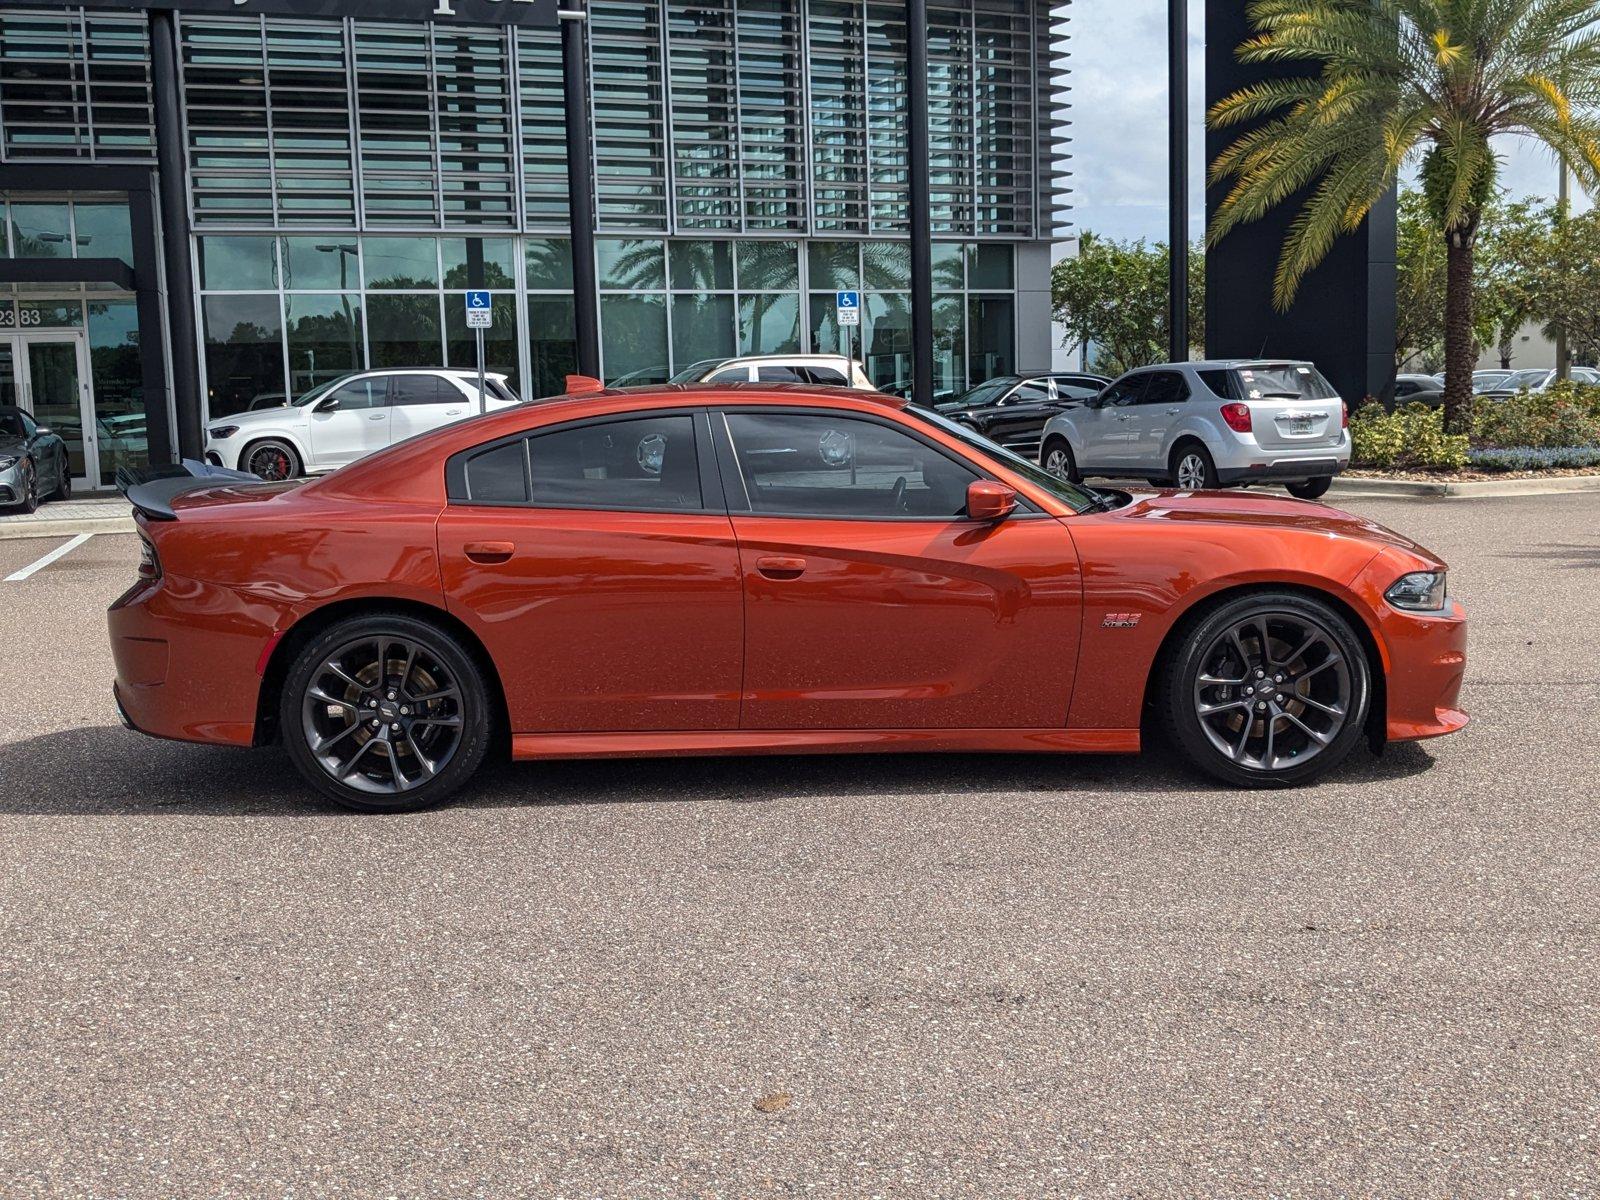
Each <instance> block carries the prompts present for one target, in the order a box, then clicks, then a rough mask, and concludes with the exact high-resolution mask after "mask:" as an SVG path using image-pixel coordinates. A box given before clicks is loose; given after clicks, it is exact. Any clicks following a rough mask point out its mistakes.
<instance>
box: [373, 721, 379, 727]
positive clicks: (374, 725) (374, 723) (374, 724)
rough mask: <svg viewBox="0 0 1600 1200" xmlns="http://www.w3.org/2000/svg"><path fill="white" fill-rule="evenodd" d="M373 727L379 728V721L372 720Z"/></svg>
mask: <svg viewBox="0 0 1600 1200" xmlns="http://www.w3.org/2000/svg"><path fill="white" fill-rule="evenodd" d="M372 727H373V728H374V729H376V728H377V727H378V722H377V721H373V722H372Z"/></svg>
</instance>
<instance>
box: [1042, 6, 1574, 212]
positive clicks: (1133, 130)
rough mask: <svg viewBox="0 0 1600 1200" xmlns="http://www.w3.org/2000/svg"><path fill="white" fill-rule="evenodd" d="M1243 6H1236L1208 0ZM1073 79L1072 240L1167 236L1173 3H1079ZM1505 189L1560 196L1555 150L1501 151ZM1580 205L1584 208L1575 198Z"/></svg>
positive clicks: (1193, 164) (1200, 47) (1511, 146)
mask: <svg viewBox="0 0 1600 1200" xmlns="http://www.w3.org/2000/svg"><path fill="white" fill-rule="evenodd" d="M1212 2H1213V3H1230V2H1231V3H1237V2H1238V0H1212ZM1067 14H1068V15H1069V16H1070V18H1071V23H1070V25H1069V26H1068V30H1069V32H1070V33H1071V36H1072V40H1071V42H1070V43H1069V49H1070V53H1071V59H1070V65H1071V71H1072V78H1071V84H1072V97H1071V98H1072V111H1071V114H1070V116H1071V120H1072V130H1071V134H1072V136H1073V138H1074V139H1075V140H1074V142H1073V144H1072V146H1071V148H1070V149H1071V151H1072V154H1073V156H1074V157H1073V161H1072V172H1073V180H1072V187H1073V189H1074V190H1073V196H1072V202H1073V209H1074V211H1073V213H1072V215H1071V220H1072V224H1073V226H1074V232H1078V231H1081V230H1084V229H1090V230H1093V231H1094V232H1096V233H1101V234H1107V235H1109V236H1112V237H1118V238H1139V237H1143V238H1149V239H1150V240H1152V241H1165V240H1166V237H1167V200H1166V197H1167V0H1073V3H1072V5H1071V7H1070V8H1069V9H1068V10H1067ZM1204 31H1205V3H1204V0H1190V4H1189V83H1190V89H1189V92H1190V98H1189V112H1190V128H1189V180H1190V182H1189V195H1190V214H1189V231H1190V232H1189V236H1190V239H1191V240H1198V239H1199V238H1200V236H1201V234H1202V232H1203V229H1204V225H1205V207H1204V205H1205V196H1204V192H1203V190H1202V187H1203V183H1204V178H1205V156H1204V145H1203V140H1204V139H1203V125H1202V119H1203V117H1204V112H1205V101H1204V95H1205V92H1204V89H1205V42H1204ZM1496 149H1497V151H1498V152H1499V153H1500V154H1501V156H1502V163H1501V168H1500V183H1501V185H1502V186H1503V187H1505V188H1507V189H1508V190H1509V191H1510V193H1511V195H1512V196H1513V197H1520V196H1524V195H1535V196H1548V197H1550V198H1552V199H1553V198H1554V197H1555V191H1556V166H1555V160H1554V158H1553V157H1552V156H1551V155H1550V153H1549V151H1547V150H1543V149H1542V148H1540V147H1537V146H1533V145H1530V144H1528V143H1526V142H1523V141H1508V142H1507V143H1506V144H1504V145H1500V146H1497V147H1496ZM1574 207H1575V208H1577V209H1582V208H1586V207H1588V204H1587V202H1586V201H1585V200H1583V199H1582V198H1581V193H1580V192H1576V191H1575V192H1574Z"/></svg>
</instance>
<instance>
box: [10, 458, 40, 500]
mask: <svg viewBox="0 0 1600 1200" xmlns="http://www.w3.org/2000/svg"><path fill="white" fill-rule="evenodd" d="M16 509H17V511H18V512H24V513H36V512H38V511H39V468H38V467H37V466H35V465H34V462H33V459H31V458H27V459H24V460H23V462H22V499H20V500H18V501H17V503H16Z"/></svg>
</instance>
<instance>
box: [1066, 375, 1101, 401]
mask: <svg viewBox="0 0 1600 1200" xmlns="http://www.w3.org/2000/svg"><path fill="white" fill-rule="evenodd" d="M1099 394H1100V385H1099V384H1097V383H1062V382H1061V381H1059V380H1057V381H1056V398H1057V399H1058V400H1087V399H1088V398H1089V397H1090V396H1098V395H1099Z"/></svg>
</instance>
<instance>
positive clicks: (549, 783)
mask: <svg viewBox="0 0 1600 1200" xmlns="http://www.w3.org/2000/svg"><path fill="white" fill-rule="evenodd" d="M1432 766H1433V758H1432V756H1431V755H1430V754H1429V753H1428V751H1427V750H1426V749H1424V748H1423V747H1422V746H1420V745H1418V744H1416V743H1402V744H1399V745H1395V746H1391V747H1389V749H1388V750H1387V751H1386V752H1385V753H1384V754H1383V755H1381V756H1375V755H1373V754H1371V753H1370V752H1369V751H1367V750H1366V749H1365V748H1360V749H1358V750H1357V751H1356V752H1355V754H1353V755H1352V756H1351V759H1350V761H1349V762H1347V763H1346V764H1345V765H1344V766H1343V767H1341V768H1340V769H1339V770H1338V771H1337V772H1336V773H1335V774H1334V775H1333V776H1332V777H1331V779H1330V780H1329V786H1339V785H1347V786H1348V785H1361V784H1370V783H1379V784H1381V783H1386V782H1393V781H1398V780H1402V779H1408V778H1411V777H1413V776H1415V775H1418V774H1420V773H1422V772H1424V771H1427V770H1429V769H1430V768H1431V767H1432ZM1091 793H1112V794H1116V795H1124V796H1140V795H1144V796H1151V797H1159V796H1164V797H1172V796H1184V795H1215V796H1218V797H1226V796H1230V795H1238V794H1240V793H1237V792H1235V791H1234V790H1233V789H1230V788H1226V787H1223V786H1221V785H1219V784H1216V783H1212V782H1210V781H1209V780H1206V779H1204V778H1203V777H1200V776H1197V775H1195V774H1193V773H1191V772H1190V771H1188V770H1187V769H1186V768H1184V767H1183V766H1182V765H1181V764H1179V763H1178V762H1177V761H1176V760H1175V759H1174V758H1173V757H1172V756H1171V755H1170V754H1169V753H1168V752H1167V751H1166V750H1165V749H1164V748H1161V747H1157V748H1155V749H1153V750H1150V751H1147V752H1146V753H1144V754H1142V755H1138V756H1116V757H1112V756H1106V757H1102V756H1097V755H1050V754H1037V755H1030V754H857V755H807V756H801V757H795V756H753V757H746V758H653V759H595V760H587V761H568V760H559V761H552V762H543V763H501V764H490V765H489V766H487V767H486V768H485V769H484V771H483V772H482V773H481V774H480V775H479V777H478V778H477V779H476V780H474V781H473V782H472V783H471V784H469V785H468V786H467V787H466V788H464V789H463V790H462V792H461V793H459V794H458V796H457V798H456V800H455V803H456V804H458V805H460V806H464V807H473V808H478V807H498V806H509V805H528V804H541V803H545V804H568V805H571V804H615V803H639V802H660V801H696V800H721V801H727V802H736V803H764V802H770V801H782V800H804V799H806V798H807V797H812V796H815V797H831V796H860V797H882V796H932V795H971V796H981V795H989V794H995V795H1017V794H1038V795H1071V794H1091ZM337 811H339V810H338V809H337V808H335V806H333V805H331V804H329V803H328V802H326V801H324V800H322V799H321V798H320V797H319V796H317V795H316V793H314V792H313V791H312V790H311V788H309V787H308V786H306V784H305V783H304V782H303V781H302V780H301V779H300V777H299V775H297V774H296V773H295V770H294V767H293V766H292V765H291V764H290V762H289V759H288V757H287V756H286V755H285V754H284V753H283V752H282V751H281V750H279V749H277V748H276V747H268V748H264V749H259V750H235V749H227V748H223V747H211V746H194V745H186V744H184V743H180V742H164V741H158V740H155V739H153V738H146V737H143V736H141V735H139V734H135V733H130V732H128V731H127V730H124V729H121V728H119V727H116V726H86V727H80V728H78V729H68V730H61V731H59V732H56V733H49V734H43V735H41V736H38V737H34V738H26V739H23V740H21V741H17V742H13V743H10V744H7V745H4V746H0V814H46V815H79V816H115V815H122V814H140V813H163V812H174V813H181V814H185V815H208V814H209V815H222V816H241V815H252V814H260V815H272V816H313V815H325V814H327V813H329V812H337Z"/></svg>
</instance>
